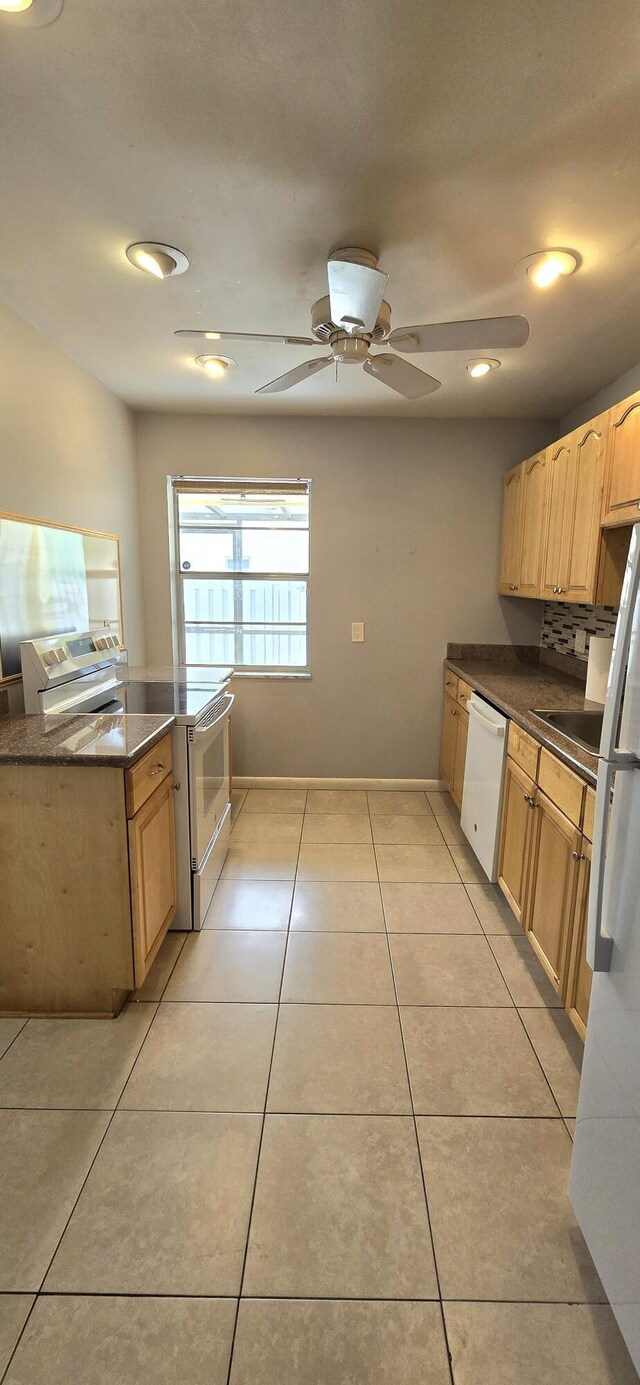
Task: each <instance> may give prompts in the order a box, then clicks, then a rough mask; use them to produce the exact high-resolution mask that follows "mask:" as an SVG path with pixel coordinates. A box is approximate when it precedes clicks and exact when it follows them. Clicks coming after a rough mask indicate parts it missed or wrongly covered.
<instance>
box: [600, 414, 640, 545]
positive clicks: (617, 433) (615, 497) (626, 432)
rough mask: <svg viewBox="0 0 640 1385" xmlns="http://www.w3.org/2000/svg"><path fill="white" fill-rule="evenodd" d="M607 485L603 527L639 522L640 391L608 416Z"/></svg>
mask: <svg viewBox="0 0 640 1385" xmlns="http://www.w3.org/2000/svg"><path fill="white" fill-rule="evenodd" d="M608 434H609V436H608V447H607V485H606V493H605V505H604V517H603V521H602V522H603V524H605V525H617V524H634V523H635V522H636V521H637V520H638V519H640V390H638V392H637V393H636V394H632V395H631V396H630V398H629V399H625V400H623V402H622V404H616V405H614V407H613V408H612V409H610V410H609V415H608Z"/></svg>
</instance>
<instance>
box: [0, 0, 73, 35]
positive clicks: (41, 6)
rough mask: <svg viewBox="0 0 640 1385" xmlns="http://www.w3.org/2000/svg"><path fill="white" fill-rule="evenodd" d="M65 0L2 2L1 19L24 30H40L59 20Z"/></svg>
mask: <svg viewBox="0 0 640 1385" xmlns="http://www.w3.org/2000/svg"><path fill="white" fill-rule="evenodd" d="M62 5H63V0H0V18H1V19H8V20H9V23H14V22H15V23H16V24H21V25H22V26H23V28H25V29H26V28H29V29H38V28H40V27H41V25H44V24H52V23H53V21H54V19H57V18H58V15H59V14H60V11H61V9H62Z"/></svg>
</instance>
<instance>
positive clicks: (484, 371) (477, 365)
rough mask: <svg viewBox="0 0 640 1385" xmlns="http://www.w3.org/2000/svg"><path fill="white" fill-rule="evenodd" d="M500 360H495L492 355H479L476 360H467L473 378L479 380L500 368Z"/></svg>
mask: <svg viewBox="0 0 640 1385" xmlns="http://www.w3.org/2000/svg"><path fill="white" fill-rule="evenodd" d="M499 366H500V362H499V361H494V360H492V359H491V357H490V356H478V357H477V358H476V360H474V361H467V370H468V371H469V374H470V376H471V378H472V380H479V379H481V377H482V376H483V375H489V373H490V371H492V370H498V368H499Z"/></svg>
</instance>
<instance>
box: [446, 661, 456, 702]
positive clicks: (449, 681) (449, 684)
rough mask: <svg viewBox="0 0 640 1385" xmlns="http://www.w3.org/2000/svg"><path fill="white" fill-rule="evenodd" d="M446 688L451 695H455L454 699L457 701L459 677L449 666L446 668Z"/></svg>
mask: <svg viewBox="0 0 640 1385" xmlns="http://www.w3.org/2000/svg"><path fill="white" fill-rule="evenodd" d="M444 690H445V692H447V693H448V694H449V697H453V698H454V700H456V701H457V698H458V679H457V678H456V675H455V673H452V672H451V669H448V668H446V669H445V671H444Z"/></svg>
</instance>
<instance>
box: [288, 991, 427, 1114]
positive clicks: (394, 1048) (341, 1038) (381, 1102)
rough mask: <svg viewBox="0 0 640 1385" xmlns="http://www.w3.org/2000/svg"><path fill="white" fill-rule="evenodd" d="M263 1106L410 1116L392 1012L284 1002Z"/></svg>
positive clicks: (399, 1038)
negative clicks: (267, 1094)
mask: <svg viewBox="0 0 640 1385" xmlns="http://www.w3.org/2000/svg"><path fill="white" fill-rule="evenodd" d="M267 1109H268V1110H269V1111H282V1112H309V1113H314V1112H315V1113H329V1112H336V1113H338V1114H341V1113H342V1114H347V1113H356V1114H358V1115H406V1114H409V1113H410V1112H411V1101H410V1097H409V1085H408V1082H407V1074H406V1068H405V1061H404V1052H403V1048H402V1036H401V1033H400V1025H399V1022H398V1016H397V1012H396V1010H395V1007H394V1006H387V1007H383V1006H375V1005H372V1006H367V1005H354V1006H350V1005H283V1006H282V1007H281V1009H280V1014H279V1017H278V1030H277V1035H276V1046H275V1052H274V1055H273V1066H272V1069H271V1080H270V1082H269V1101H268V1106H267Z"/></svg>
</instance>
